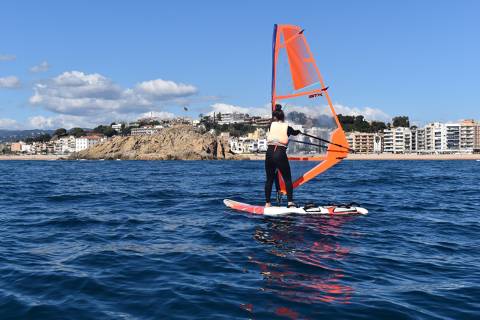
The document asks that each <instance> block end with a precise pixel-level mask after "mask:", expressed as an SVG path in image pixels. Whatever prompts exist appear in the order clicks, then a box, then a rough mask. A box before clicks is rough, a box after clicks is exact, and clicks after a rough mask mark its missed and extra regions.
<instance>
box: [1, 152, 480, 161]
mask: <svg viewBox="0 0 480 320" xmlns="http://www.w3.org/2000/svg"><path fill="white" fill-rule="evenodd" d="M242 156H243V157H244V160H264V159H265V154H263V153H252V154H243V155H242ZM65 158H66V156H61V155H0V161H1V160H61V159H65ZM346 160H479V161H480V154H426V155H418V154H389V153H382V154H349V155H348V157H347V159H346Z"/></svg>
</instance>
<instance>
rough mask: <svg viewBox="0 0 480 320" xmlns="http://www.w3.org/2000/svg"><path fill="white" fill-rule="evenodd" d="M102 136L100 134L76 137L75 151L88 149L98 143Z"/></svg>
mask: <svg viewBox="0 0 480 320" xmlns="http://www.w3.org/2000/svg"><path fill="white" fill-rule="evenodd" d="M101 141H102V138H101V137H99V136H85V137H80V138H76V139H75V151H76V152H79V151H82V150H86V149H88V148H90V147H92V146H94V145H96V144H97V143H99V142H101Z"/></svg>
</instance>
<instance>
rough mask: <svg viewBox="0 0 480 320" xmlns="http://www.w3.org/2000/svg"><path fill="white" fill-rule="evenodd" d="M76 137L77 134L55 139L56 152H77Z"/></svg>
mask: <svg viewBox="0 0 480 320" xmlns="http://www.w3.org/2000/svg"><path fill="white" fill-rule="evenodd" d="M75 150H76V139H75V136H68V137H61V138H59V139H57V140H56V141H55V144H54V153H56V154H67V153H72V152H75Z"/></svg>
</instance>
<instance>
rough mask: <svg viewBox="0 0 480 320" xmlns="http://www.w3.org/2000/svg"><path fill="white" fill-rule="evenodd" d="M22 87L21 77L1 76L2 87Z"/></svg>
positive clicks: (0, 83) (0, 86) (0, 85)
mask: <svg viewBox="0 0 480 320" xmlns="http://www.w3.org/2000/svg"><path fill="white" fill-rule="evenodd" d="M18 87H20V79H18V78H17V77H15V76H8V77H3V78H0V88H8V89H12V88H18Z"/></svg>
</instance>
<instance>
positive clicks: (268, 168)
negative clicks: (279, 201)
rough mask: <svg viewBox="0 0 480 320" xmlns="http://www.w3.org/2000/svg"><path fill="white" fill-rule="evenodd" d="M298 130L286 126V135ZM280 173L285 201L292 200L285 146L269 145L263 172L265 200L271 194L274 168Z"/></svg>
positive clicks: (290, 174)
mask: <svg viewBox="0 0 480 320" xmlns="http://www.w3.org/2000/svg"><path fill="white" fill-rule="evenodd" d="M299 133H300V131H298V130H294V129H293V128H292V127H288V130H287V135H288V136H290V135H295V136H296V135H297V134H299ZM277 169H278V170H279V171H280V173H281V174H282V178H283V181H284V182H285V187H286V189H287V201H288V202H292V201H293V186H292V173H291V172H290V164H289V163H288V157H287V147H283V146H276V145H269V146H268V149H267V155H266V156H265V172H266V174H267V181H266V182H265V200H266V202H270V198H271V195H272V186H273V182H274V181H275V178H276V170H277Z"/></svg>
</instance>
